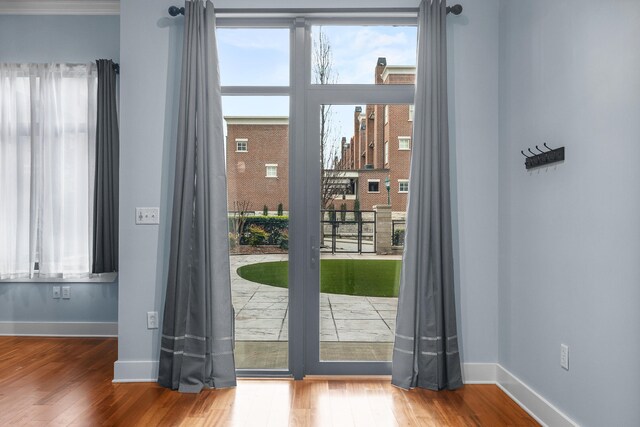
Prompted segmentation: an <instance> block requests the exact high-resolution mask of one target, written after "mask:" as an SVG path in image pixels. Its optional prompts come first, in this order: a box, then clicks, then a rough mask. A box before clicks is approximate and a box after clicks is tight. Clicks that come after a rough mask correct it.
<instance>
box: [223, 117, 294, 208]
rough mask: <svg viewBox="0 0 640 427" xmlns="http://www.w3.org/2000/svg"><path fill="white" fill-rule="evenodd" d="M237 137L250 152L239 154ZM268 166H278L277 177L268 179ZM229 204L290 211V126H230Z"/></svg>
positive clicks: (228, 145) (228, 130)
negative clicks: (244, 204)
mask: <svg viewBox="0 0 640 427" xmlns="http://www.w3.org/2000/svg"><path fill="white" fill-rule="evenodd" d="M236 138H241V139H246V140H247V152H237V151H236ZM267 164H277V165H278V177H277V178H267V177H266V166H265V165H267ZM227 176H228V178H227V179H228V181H227V185H228V190H227V192H228V197H227V204H228V209H229V210H230V211H233V210H235V209H234V202H236V201H238V202H243V201H249V202H250V205H249V210H254V211H262V208H263V206H265V205H266V206H267V207H268V208H269V211H276V210H277V208H278V204H279V203H282V205H283V208H284V210H289V181H288V177H289V126H288V125H286V124H227Z"/></svg>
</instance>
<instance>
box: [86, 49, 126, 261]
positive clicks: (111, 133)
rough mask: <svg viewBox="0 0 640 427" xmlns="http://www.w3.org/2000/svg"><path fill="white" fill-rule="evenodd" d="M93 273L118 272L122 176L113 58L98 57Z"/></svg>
mask: <svg viewBox="0 0 640 427" xmlns="http://www.w3.org/2000/svg"><path fill="white" fill-rule="evenodd" d="M96 64H97V68H98V94H97V101H98V105H97V120H96V159H95V168H96V172H95V181H94V182H95V185H94V197H93V263H92V267H91V271H92V272H93V273H106V272H111V271H118V180H119V178H118V176H119V162H120V133H119V130H118V108H117V94H116V73H115V70H114V69H113V61H111V60H110V59H98V60H97V61H96Z"/></svg>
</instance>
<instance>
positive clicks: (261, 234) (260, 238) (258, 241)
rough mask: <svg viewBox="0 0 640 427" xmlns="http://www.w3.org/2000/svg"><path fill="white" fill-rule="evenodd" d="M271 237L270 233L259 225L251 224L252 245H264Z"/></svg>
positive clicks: (250, 242)
mask: <svg viewBox="0 0 640 427" xmlns="http://www.w3.org/2000/svg"><path fill="white" fill-rule="evenodd" d="M268 238H269V233H267V231H266V230H265V229H264V228H262V227H260V226H259V225H251V226H249V244H250V245H251V246H258V245H264V244H266V243H265V242H266V241H267V239H268Z"/></svg>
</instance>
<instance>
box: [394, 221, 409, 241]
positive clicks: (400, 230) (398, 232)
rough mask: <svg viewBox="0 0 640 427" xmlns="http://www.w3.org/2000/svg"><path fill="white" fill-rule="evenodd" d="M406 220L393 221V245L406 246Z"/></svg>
mask: <svg viewBox="0 0 640 427" xmlns="http://www.w3.org/2000/svg"><path fill="white" fill-rule="evenodd" d="M405 226H406V221H405V220H403V219H401V220H400V219H398V220H393V221H391V244H392V245H393V246H404V230H405Z"/></svg>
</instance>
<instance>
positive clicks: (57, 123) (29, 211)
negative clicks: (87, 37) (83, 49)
mask: <svg viewBox="0 0 640 427" xmlns="http://www.w3.org/2000/svg"><path fill="white" fill-rule="evenodd" d="M96 84H97V73H96V67H95V65H94V64H84V65H72V64H0V168H1V169H0V278H2V279H11V278H24V277H33V275H34V273H39V275H40V276H42V277H78V276H83V275H88V274H89V272H90V269H91V247H92V242H91V240H92V226H93V224H92V218H93V212H92V209H93V203H92V200H93V185H94V182H93V181H94V177H93V176H94V163H95V159H94V157H95V126H96ZM36 265H38V266H39V270H35V266H36Z"/></svg>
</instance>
